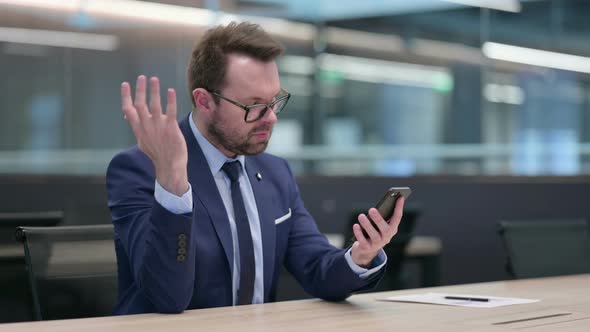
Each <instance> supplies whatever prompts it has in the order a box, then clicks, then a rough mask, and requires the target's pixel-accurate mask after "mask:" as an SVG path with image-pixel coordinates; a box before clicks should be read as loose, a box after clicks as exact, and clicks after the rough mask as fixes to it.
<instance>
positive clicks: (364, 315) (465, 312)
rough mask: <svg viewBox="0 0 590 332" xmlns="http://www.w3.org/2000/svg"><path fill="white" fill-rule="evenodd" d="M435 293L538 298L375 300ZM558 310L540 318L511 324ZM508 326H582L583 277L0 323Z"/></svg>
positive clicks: (198, 327)
mask: <svg viewBox="0 0 590 332" xmlns="http://www.w3.org/2000/svg"><path fill="white" fill-rule="evenodd" d="M427 291H439V292H453V293H476V294H484V295H494V296H509V297H523V298H538V299H541V302H538V303H532V304H523V305H515V306H507V307H499V308H492V309H481V308H465V307H450V306H438V305H428V304H413V303H395V302H381V301H375V298H381V297H384V296H392V295H402V294H411V293H416V292H427ZM559 313H571V315H567V316H559V317H553V318H546V319H537V320H529V321H524V322H515V323H508V324H502V325H494V323H500V322H506V321H514V320H519V319H525V318H532V317H538V316H545V315H554V314H559ZM311 329H313V330H315V331H338V332H345V331H361V332H365V331H379V332H382V331H451V332H456V331H483V332H487V331H491V332H493V331H514V330H515V329H523V330H525V331H532V332H549V331H560V332H561V331H564V332H567V331H572V332H578V331H580V332H582V331H584V332H587V331H588V330H590V274H585V275H577V276H568V277H555V278H543V279H528V280H515V281H505V282H490V283H481V284H469V285H458V286H445V287H434V288H428V289H416V290H404V291H394V292H384V293H370V294H362V295H355V296H352V297H351V298H349V299H348V301H346V302H341V303H330V302H324V301H321V300H315V299H314V300H300V301H287V302H278V303H268V304H259V305H251V306H241V307H225V308H214V309H202V310H191V311H187V312H185V313H183V314H180V315H158V314H143V315H135V316H119V317H103V318H87V319H76V320H62V321H48V322H29V323H12V324H0V332H4V331H12V332H33V331H35V332H37V331H44V332H52V331H72V332H73V331H87V332H94V331H97V332H98V331H101V332H102V331H109V332H116V331H121V332H134V331H138V332H151V331H174V332H180V331H191V332H194V331H231V332H235V331H281V332H289V331H297V332H302V331H310V330H311Z"/></svg>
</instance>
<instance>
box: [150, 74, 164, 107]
mask: <svg viewBox="0 0 590 332" xmlns="http://www.w3.org/2000/svg"><path fill="white" fill-rule="evenodd" d="M150 114H151V115H152V116H154V117H160V116H161V115H162V104H161V103H160V80H158V78H157V77H155V76H154V77H152V78H150Z"/></svg>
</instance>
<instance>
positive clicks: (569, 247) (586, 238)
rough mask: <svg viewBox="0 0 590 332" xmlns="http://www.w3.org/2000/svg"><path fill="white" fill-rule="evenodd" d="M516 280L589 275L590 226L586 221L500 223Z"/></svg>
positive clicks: (510, 271) (510, 268)
mask: <svg viewBox="0 0 590 332" xmlns="http://www.w3.org/2000/svg"><path fill="white" fill-rule="evenodd" d="M499 224H500V235H501V236H502V239H503V242H504V246H505V248H506V251H507V254H508V261H507V264H506V265H507V270H508V272H509V273H510V274H511V275H512V276H513V277H515V278H517V279H521V278H534V277H546V276H556V275H567V274H578V273H590V226H589V225H588V222H586V221H585V220H553V221H550V220H541V221H532V220H531V221H500V222H499Z"/></svg>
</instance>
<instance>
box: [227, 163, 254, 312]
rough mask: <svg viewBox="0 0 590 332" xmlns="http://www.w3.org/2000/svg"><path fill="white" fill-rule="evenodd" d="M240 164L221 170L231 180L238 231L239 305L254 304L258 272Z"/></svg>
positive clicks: (229, 165)
mask: <svg viewBox="0 0 590 332" xmlns="http://www.w3.org/2000/svg"><path fill="white" fill-rule="evenodd" d="M240 168H241V165H240V162H239V161H232V162H227V163H225V164H224V165H223V167H222V168H221V169H223V171H224V172H225V174H227V177H229V179H230V180H231V199H232V201H233V205H234V218H235V221H236V229H237V231H238V243H239V252H240V286H239V289H238V305H242V304H252V295H253V294H254V278H255V275H256V270H255V266H254V245H253V244H252V233H250V223H249V222H248V215H247V214H246V208H245V206H244V200H243V198H242V192H241V190H240V181H238V179H239V178H240Z"/></svg>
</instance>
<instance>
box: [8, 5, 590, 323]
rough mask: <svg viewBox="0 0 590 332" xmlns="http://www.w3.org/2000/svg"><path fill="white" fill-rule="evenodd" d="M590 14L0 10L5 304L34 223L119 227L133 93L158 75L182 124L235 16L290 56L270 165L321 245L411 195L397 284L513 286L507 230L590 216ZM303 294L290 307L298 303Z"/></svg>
mask: <svg viewBox="0 0 590 332" xmlns="http://www.w3.org/2000/svg"><path fill="white" fill-rule="evenodd" d="M589 14H590V1H587V0H520V1H518V0H487V1H486V0H479V1H478V0H452V1H451V0H448V1H445V0H407V1H406V0H389V1H384V0H364V1H350V0H322V1H315V0H299V1H295V0H217V1H216V0H157V1H156V0H154V1H147V0H144V1H136V0H63V1H62V0H60V1H55V0H0V188H1V189H0V221H2V219H3V216H4V220H5V221H4V222H3V223H2V224H1V225H2V227H4V229H5V231H4V233H3V234H7V235H5V236H3V238H2V241H4V243H5V245H4V246H3V247H0V249H6V250H4V251H2V250H0V253H2V252H3V253H2V254H1V255H0V258H1V259H3V260H4V261H5V262H6V261H8V262H17V263H18V264H16V265H15V267H14V268H13V270H11V271H12V272H10V273H12V274H10V275H11V276H12V279H10V278H8V277H7V278H8V279H10V280H12V281H10V282H12V283H10V282H9V281H3V282H4V284H1V285H0V289H4V292H8V291H7V289H12V293H10V294H8V293H7V294H4V297H2V296H0V299H4V300H1V301H4V303H5V304H6V305H11V304H12V305H14V303H15V302H14V301H15V300H14V298H25V297H26V296H28V295H23V294H25V291H24V290H23V289H25V288H26V285H25V284H26V281H24V280H26V275H25V272H24V269H23V267H22V266H23V263H22V259H23V258H22V256H23V254H22V248H20V247H19V248H16V249H15V248H13V247H12V246H13V245H14V240H13V238H12V235H11V234H12V233H13V231H14V227H15V226H18V225H19V224H22V223H23V220H28V219H26V218H24V217H22V214H23V213H24V214H26V213H30V212H39V213H42V214H43V213H50V215H51V216H55V215H56V213H57V215H58V216H60V217H59V221H55V220H54V219H51V220H52V221H51V223H53V224H58V225H81V224H108V223H110V216H109V211H108V209H107V208H106V191H105V188H104V176H105V171H106V167H107V165H108V163H109V161H110V160H111V158H112V156H113V155H114V154H116V153H117V152H118V151H121V150H122V149H124V148H126V147H129V146H131V145H133V144H135V138H134V136H133V133H132V131H131V130H130V129H129V127H128V125H127V123H126V121H124V120H123V116H122V112H121V110H120V95H119V86H120V83H121V82H122V81H130V82H132V83H133V84H134V82H135V78H136V77H137V76H138V75H140V74H145V75H149V76H158V77H159V78H160V80H161V85H162V87H163V88H166V87H172V88H175V89H176V90H177V92H178V96H179V98H178V101H179V104H180V106H179V112H180V116H181V117H184V116H185V115H186V114H188V113H189V112H190V111H191V103H190V99H189V98H190V97H189V93H188V91H187V84H186V75H185V70H186V65H187V61H188V58H189V55H190V51H191V49H192V47H193V46H194V44H195V43H196V42H197V41H198V40H199V38H200V36H202V34H203V32H204V31H205V30H206V29H207V28H209V27H211V26H214V25H217V24H224V23H228V22H230V21H234V20H235V21H245V20H247V21H253V22H256V23H259V24H261V25H262V26H263V27H264V28H265V29H266V30H267V31H268V32H270V33H271V34H272V35H273V36H275V37H276V38H277V39H279V40H280V41H282V42H283V43H284V44H285V45H286V47H287V52H286V54H285V55H284V56H283V57H281V58H280V59H279V60H278V65H279V71H280V75H281V83H282V86H283V88H284V89H286V90H287V91H289V92H290V93H291V94H292V98H291V100H290V102H289V104H288V105H287V108H286V109H285V110H284V112H283V113H281V115H280V120H279V122H278V123H277V124H276V127H275V131H274V134H273V138H272V140H271V144H270V146H269V149H268V151H269V152H271V153H274V154H276V155H279V156H282V157H284V158H286V159H288V160H289V162H290V164H291V166H292V168H293V170H294V171H295V173H296V175H297V176H298V182H299V185H300V188H301V192H302V195H303V198H304V200H305V202H306V204H307V207H308V209H309V210H310V211H311V212H312V214H313V215H314V216H315V217H316V219H317V222H318V225H319V227H320V230H322V231H323V232H324V233H326V234H328V235H329V237H330V239H331V240H333V241H335V243H337V244H339V245H342V243H343V239H344V237H345V235H343V234H346V232H347V231H348V229H349V225H350V220H352V219H354V215H355V213H357V212H358V211H363V210H366V209H367V208H368V207H369V206H372V205H374V203H375V202H376V201H377V200H378V198H379V197H380V196H381V194H382V192H383V191H384V190H385V189H386V188H388V187H390V186H394V185H397V186H401V185H407V186H411V187H412V188H413V190H414V194H413V196H412V197H411V199H410V200H409V201H408V211H409V212H408V214H407V215H408V216H411V217H407V218H412V221H407V223H408V225H411V227H410V228H408V229H407V232H408V236H409V235H411V236H412V237H416V238H418V240H419V241H417V242H416V241H415V242H414V244H413V245H414V246H413V247H412V246H410V248H411V250H414V251H411V250H410V252H409V254H408V257H410V258H411V259H410V260H409V263H412V262H415V263H416V264H415V266H413V267H412V265H411V264H409V265H408V267H407V269H406V272H405V275H404V277H403V278H402V279H404V278H405V279H404V280H402V282H401V283H400V282H398V283H397V284H396V287H398V288H399V287H403V288H407V287H419V286H428V285H438V284H455V283H465V282H479V281H489V280H501V279H506V278H510V277H511V275H510V274H509V273H508V272H507V270H506V269H505V265H504V263H505V252H504V249H503V247H502V242H501V239H500V236H499V235H498V228H497V222H498V221H500V220H505V219H582V220H584V219H587V218H589V217H590V207H589V206H590V205H589V204H587V199H588V197H590V195H588V194H589V191H588V184H589V183H590V181H589V179H590V177H588V174H590V84H589V83H590V38H589V37H590V20H588V15H589ZM19 216H20V217H19ZM19 218H20V219H19ZM414 226H415V227H414ZM420 241H422V242H420ZM405 244H406V243H404V244H403V245H404V246H405ZM11 248H12V249H11ZM404 248H405V247H404ZM10 250H12V251H10ZM403 250H406V249H403ZM412 259H414V260H412ZM1 266H7V264H4V265H1V264H0V267H1ZM466 266H469V267H470V268H469V269H466V268H465V267H466ZM425 271H426V272H425ZM6 273H8V272H5V274H4V275H5V276H7V275H9V274H6ZM5 279H6V278H5ZM8 279H7V280H8ZM286 279H287V280H288V278H286ZM398 281H399V280H398ZM5 285H13V286H10V287H8V286H7V287H4V286H5ZM14 285H20V286H22V287H21V288H22V289H21V288H18V287H17V286H14ZM400 285H401V286H400ZM20 286H19V287H20ZM293 287H295V286H292V285H290V284H287V285H286V286H283V293H282V294H284V295H283V297H282V299H290V298H300V297H301V296H304V295H301V293H300V292H299V291H297V290H294V288H293ZM298 292H299V293H298ZM11 296H12V298H11ZM1 305H2V303H0V306H1ZM22 308H24V309H22V312H26V311H27V309H26V303H25V304H23V307H22ZM0 312H1V310H0ZM29 318H30V316H29V315H28V314H25V313H23V314H21V315H20V316H19V315H17V316H12V317H4V318H0V319H1V320H4V321H8V320H26V319H29Z"/></svg>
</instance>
